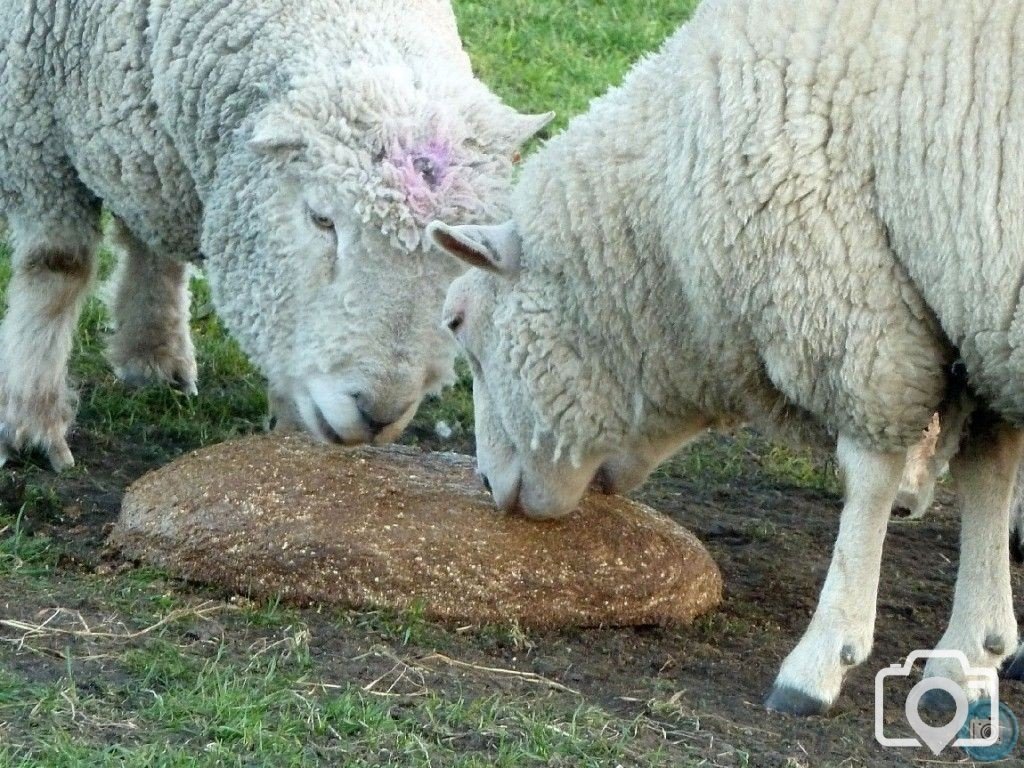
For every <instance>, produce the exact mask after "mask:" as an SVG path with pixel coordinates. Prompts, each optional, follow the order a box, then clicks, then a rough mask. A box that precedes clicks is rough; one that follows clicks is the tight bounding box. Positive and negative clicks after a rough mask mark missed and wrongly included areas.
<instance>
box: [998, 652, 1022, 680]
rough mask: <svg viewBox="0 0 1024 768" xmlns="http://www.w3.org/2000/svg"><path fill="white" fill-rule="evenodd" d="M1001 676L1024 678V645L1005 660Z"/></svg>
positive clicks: (1004, 678) (1005, 677) (1016, 678)
mask: <svg viewBox="0 0 1024 768" xmlns="http://www.w3.org/2000/svg"><path fill="white" fill-rule="evenodd" d="M999 676H1000V677H1001V678H1003V680H1024V647H1022V648H1021V649H1020V650H1018V651H1017V652H1016V653H1015V654H1013V656H1010V657H1009V658H1007V659H1006V661H1004V662H1003V665H1002V666H1001V667H1000V668H999Z"/></svg>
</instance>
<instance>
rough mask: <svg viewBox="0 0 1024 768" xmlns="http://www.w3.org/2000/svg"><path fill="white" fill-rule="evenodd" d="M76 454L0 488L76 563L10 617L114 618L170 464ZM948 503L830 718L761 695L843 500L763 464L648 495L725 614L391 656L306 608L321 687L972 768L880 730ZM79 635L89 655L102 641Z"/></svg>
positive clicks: (354, 629)
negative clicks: (53, 470)
mask: <svg viewBox="0 0 1024 768" xmlns="http://www.w3.org/2000/svg"><path fill="white" fill-rule="evenodd" d="M730 445H731V444H730V443H729V442H728V441H725V440H720V441H719V444H718V446H717V447H716V450H721V451H723V452H725V454H727V453H728V452H729V451H730V450H731V448H730ZM446 447H447V446H446ZM72 449H73V450H74V451H75V454H76V456H77V457H78V459H79V462H80V465H84V466H87V467H89V471H88V473H87V474H79V475H74V476H69V477H67V478H65V477H54V476H51V475H42V474H40V473H37V472H34V471H33V472H32V474H31V478H32V482H31V483H30V484H28V485H27V486H26V485H25V484H24V483H23V484H21V485H20V486H19V481H18V480H17V477H18V476H17V475H10V474H8V475H7V476H6V478H5V479H4V481H3V483H4V484H3V487H2V488H0V501H2V502H3V503H4V504H5V505H14V506H20V504H21V503H23V502H24V501H26V498H25V495H26V493H29V491H31V493H34V494H36V495H38V493H39V491H38V488H39V487H44V488H46V489H49V491H51V492H52V498H51V499H49V500H48V501H47V500H45V499H44V500H43V501H42V502H40V501H39V500H38V499H37V500H36V501H35V502H34V503H30V504H28V506H27V507H26V514H27V518H26V521H25V522H26V524H27V528H28V530H29V531H32V532H34V533H36V534H44V533H45V534H48V535H50V536H53V537H55V538H56V539H57V540H58V541H60V542H61V543H63V544H64V545H66V547H67V550H68V552H69V553H70V554H69V556H67V557H66V558H65V559H64V560H63V561H62V563H61V564H60V566H59V568H58V574H57V577H56V578H55V579H54V580H53V583H52V585H51V588H49V589H48V591H47V594H17V595H15V594H11V593H10V592H8V593H7V594H4V592H6V590H5V589H4V588H3V587H2V586H0V611H2V612H3V613H4V614H5V615H7V616H11V615H20V616H23V617H33V616H37V615H38V614H39V612H40V611H45V610H46V609H47V608H48V607H51V606H54V605H62V606H64V607H67V608H72V609H76V610H79V611H82V612H83V613H84V614H85V615H87V616H88V615H96V616H99V615H102V613H103V611H104V610H105V608H104V599H103V596H101V595H82V594H80V592H79V591H78V590H77V589H76V586H75V576H76V574H78V573H83V572H95V571H96V570H99V571H100V572H109V571H110V570H111V569H118V568H123V567H125V566H124V564H122V563H118V562H111V561H109V560H106V559H104V549H103V541H104V538H105V534H106V532H107V530H108V526H109V524H110V523H111V522H112V521H113V520H114V518H115V517H116V514H117V510H118V506H119V502H120V493H121V491H122V490H123V488H124V487H125V486H126V485H127V484H128V483H129V482H130V481H131V480H133V479H134V477H136V476H138V475H141V474H142V473H143V472H144V471H146V470H147V469H150V468H152V467H154V466H157V465H159V464H160V463H161V462H160V460H159V458H158V457H157V456H155V455H154V456H151V457H149V458H148V459H147V458H143V459H140V458H138V457H139V451H138V450H135V449H133V447H132V446H109V445H108V446H104V450H103V451H97V450H95V447H94V446H93V447H91V446H90V443H89V441H88V439H85V438H84V437H80V438H79V440H78V441H77V444H73V445H72ZM745 450H746V449H745ZM757 450H758V448H757V447H756V446H755V449H754V453H755V454H756V453H757ZM725 454H723V455H725ZM752 455H753V454H752ZM754 458H755V459H756V456H754ZM12 477H13V478H14V479H13V480H12V479H11V478H12ZM26 489H28V490H26ZM32 489H35V490H32ZM939 496H940V501H939V504H938V506H937V507H936V509H935V510H933V512H932V513H931V514H930V515H929V516H928V517H926V518H925V519H924V520H923V521H921V522H919V523H894V524H893V525H891V527H890V532H889V536H888V539H887V543H886V554H885V560H884V567H883V573H882V586H881V593H880V598H879V611H878V623H877V633H876V644H875V650H874V653H873V655H872V657H871V659H870V660H869V661H868V662H867V663H866V664H864V665H863V666H861V667H860V668H858V669H855V670H854V671H853V672H852V674H851V675H850V677H849V679H848V681H847V683H846V685H845V688H844V692H843V695H842V697H841V698H840V700H839V702H838V705H837V706H836V708H835V711H834V713H833V714H832V715H831V716H830V717H828V718H811V719H806V720H802V719H795V718H791V717H787V716H783V715H778V714H774V713H767V712H766V711H765V710H764V709H763V706H762V703H761V702H762V699H763V697H764V695H765V693H766V692H767V691H768V689H769V687H770V685H771V683H772V680H773V678H774V675H775V672H776V671H777V669H778V666H779V664H780V663H781V661H782V659H783V657H784V656H785V654H786V653H787V652H788V651H789V650H790V649H791V648H792V647H793V645H794V644H795V643H796V641H797V639H798V638H799V637H800V634H801V633H802V631H803V629H804V628H805V626H806V624H807V621H808V620H809V617H810V615H811V612H812V611H813V608H814V605H815V602H816V598H817V593H818V590H819V588H820V585H821V583H822V581H823V579H824V574H825V570H826V568H827V565H828V560H829V555H830V552H831V547H832V542H833V537H834V535H835V532H836V530H837V528H838V512H839V508H840V499H839V498H838V497H837V496H836V495H835V494H833V493H826V492H821V491H816V490H809V489H807V488H800V487H794V486H791V485H786V484H783V483H780V482H778V481H777V480H775V479H773V477H772V476H771V475H769V474H767V473H764V472H761V471H760V470H759V469H758V464H757V461H756V460H751V461H749V462H747V465H745V466H743V467H742V468H741V470H740V471H739V472H738V474H737V476H736V477H734V478H733V479H731V480H728V481H722V482H717V481H716V482H714V483H712V482H709V481H701V480H696V481H695V480H692V479H681V478H680V477H674V476H673V475H672V473H671V472H669V473H663V474H662V476H660V477H658V478H657V479H655V480H654V481H653V482H652V483H651V484H650V485H649V486H647V487H646V488H645V489H644V492H643V493H641V494H639V498H640V499H641V500H643V501H646V502H647V503H649V504H651V505H652V506H654V507H655V508H657V509H660V510H661V511H663V512H664V513H666V514H668V515H670V516H672V517H673V518H674V519H676V520H677V521H678V522H680V523H681V524H682V525H684V526H686V527H687V528H689V529H690V530H692V531H693V532H694V533H696V534H697V536H698V537H699V538H701V539H702V540H703V541H704V543H705V544H706V545H707V547H708V549H709V550H710V551H711V553H712V555H713V556H714V558H715V560H716V561H717V562H718V564H719V566H720V568H721V570H722V574H723V577H724V581H725V601H724V603H723V605H722V606H721V608H720V609H719V610H718V611H717V612H716V613H714V614H712V615H710V616H708V617H705V618H703V619H701V620H699V621H698V622H697V624H695V625H694V626H693V627H690V628H686V629H681V630H664V629H654V628H634V629H591V630H575V631H558V632H529V633H523V632H517V631H514V630H513V631H509V630H507V629H495V628H490V627H444V626H440V625H432V624H431V625H426V626H424V627H423V628H422V631H418V632H415V633H412V635H411V636H410V637H408V638H407V642H406V644H405V645H403V646H401V648H399V649H397V650H396V648H395V646H394V644H393V643H391V644H389V643H388V642H383V641H382V640H383V639H382V636H381V634H380V632H379V627H378V626H377V625H375V624H373V622H363V621H361V620H360V619H359V617H358V615H356V616H355V618H353V616H352V615H347V616H345V617H344V619H343V618H342V617H341V616H340V615H339V614H337V613H332V612H330V611H320V610H317V609H316V608H315V607H314V608H309V609H306V610H303V611H302V618H303V620H304V621H305V623H306V626H307V627H308V631H309V643H308V647H309V654H310V659H311V661H312V663H313V665H314V667H315V669H316V672H317V676H318V677H319V678H320V679H330V680H337V681H343V682H345V683H354V684H358V685H360V686H363V687H364V688H366V690H368V691H380V692H386V693H388V694H389V695H393V696H396V697H397V698H396V706H399V707H402V706H405V704H402V702H403V701H405V702H408V706H413V705H414V702H415V697H416V695H417V693H418V692H419V691H422V690H424V689H429V690H432V691H434V692H440V693H441V694H442V695H451V696H453V697H466V698H469V699H473V698H484V697H488V696H493V695H495V694H500V695H504V694H505V693H511V692H516V693H517V695H521V694H523V693H524V692H529V693H530V695H532V696H541V697H543V698H544V700H545V701H548V702H549V703H551V705H552V706H556V707H562V708H564V709H565V710H566V711H572V710H573V708H575V707H577V706H578V705H579V704H580V703H581V702H589V703H593V704H597V705H599V706H601V707H603V708H605V709H606V710H609V711H612V712H614V713H616V714H618V715H619V716H621V717H623V718H627V719H632V718H639V719H638V720H637V722H638V723H639V725H638V727H637V731H636V734H635V736H633V738H635V739H636V746H637V748H639V749H642V750H645V749H652V750H653V749H656V748H659V747H660V748H664V747H665V745H666V744H675V745H683V746H685V747H686V754H694V753H696V754H699V755H700V756H702V757H703V758H704V759H706V760H707V761H708V764H710V765H751V766H759V767H760V766H776V765H778V766H787V765H789V766H797V765H806V766H826V765H834V766H839V765H853V766H859V765H870V766H901V765H926V764H927V765H942V764H950V765H953V764H960V765H962V764H968V763H969V761H967V759H966V757H965V756H964V755H963V753H961V752H958V751H956V750H949V751H947V752H945V753H943V755H941V756H940V757H939V758H934V757H933V756H932V755H931V754H930V753H929V752H927V751H925V750H906V751H899V750H885V749H882V748H880V747H879V746H878V745H877V744H876V743H875V741H874V737H873V706H874V690H873V687H874V676H875V673H876V672H877V671H878V670H879V669H881V668H882V667H883V666H887V665H888V664H890V663H892V662H897V661H902V659H903V658H904V657H905V656H906V655H907V654H908V653H909V652H910V651H911V650H913V649H917V648H929V647H931V646H932V645H933V644H934V643H935V642H936V641H937V640H938V638H939V637H940V636H941V634H942V632H943V630H944V628H945V623H946V621H947V618H948V614H949V609H950V606H951V601H952V590H953V583H954V579H955V574H956V564H957V542H958V528H959V525H958V516H957V515H956V514H955V512H954V511H953V509H952V508H951V506H950V501H951V500H950V498H949V495H948V494H947V493H944V492H941V491H940V494H939ZM29 501H31V499H30V500H29ZM1014 586H1015V589H1016V590H1017V593H1018V594H1020V591H1021V589H1024V578H1022V573H1021V571H1020V570H1019V569H1017V570H1015V573H1014ZM167 590H168V593H169V594H171V595H172V596H173V598H174V600H176V601H178V602H180V603H189V604H198V605H203V604H204V603H205V601H207V600H215V601H217V600H223V599H225V598H227V597H229V596H228V595H225V594H218V593H217V592H216V591H215V590H210V589H204V588H199V587H195V586H191V585H188V584H185V583H181V582H174V581H168V584H167ZM210 622H215V625H211V624H210ZM195 623H196V628H194V629H192V630H189V631H194V633H195V634H194V638H192V639H190V638H183V642H192V643H197V644H200V645H202V644H203V643H205V642H208V641H209V638H210V637H214V638H216V637H218V636H222V635H224V634H227V635H231V634H232V633H236V635H241V637H238V636H236V637H235V638H234V639H235V640H238V641H239V642H241V643H242V645H243V646H246V644H248V646H246V647H249V646H251V645H252V644H253V643H257V644H258V643H259V642H264V643H268V642H277V640H276V639H275V638H276V634H275V632H276V630H269V629H268V630H266V631H265V632H261V630H260V629H259V628H258V627H256V628H254V627H252V626H245V627H238V626H235V625H234V623H233V619H232V613H231V611H230V610H226V611H224V613H223V615H217V616H211V617H205V616H202V615H200V616H199V617H198V618H197V619H196V622H195ZM211 626H213V627H214V628H213V629H211V628H210V627H211ZM211 633H212V634H211ZM218 633H219V634H218ZM204 638H206V639H204ZM68 642H72V643H75V644H78V645H77V646H76V647H79V646H80V647H87V646H88V642H89V640H88V638H85V637H81V638H77V639H76V638H74V637H72V638H71V640H69V641H68ZM211 647H212V643H211ZM211 652H212V651H211ZM100 655H101V656H102V654H100ZM0 658H2V659H3V663H4V664H5V665H9V667H8V668H10V669H15V670H16V671H17V673H18V674H21V675H23V676H26V677H28V678H31V679H39V680H50V679H54V678H55V677H57V676H59V675H60V674H62V670H63V668H64V665H65V663H66V662H65V660H64V659H63V658H61V653H59V652H58V651H57V650H56V649H55V652H54V654H53V655H48V654H45V653H19V652H17V650H16V649H12V647H11V646H9V645H8V646H5V647H4V648H0ZM84 664H85V666H84V667H83V669H84V670H85V671H87V672H90V673H91V674H92V675H93V676H94V679H95V680H96V681H97V683H96V684H98V685H102V684H104V682H103V681H104V680H105V679H106V678H104V675H105V674H106V673H105V672H104V670H105V669H107V668H108V667H107V666H106V662H105V661H104V659H103V658H97V659H94V660H91V661H86V662H84ZM107 682H108V683H109V680H108V681H107ZM1002 695H1003V699H1004V700H1005V701H1006V703H1007V704H1008V705H1009V706H1010V707H1011V709H1013V710H1014V711H1015V712H1017V713H1020V714H1021V715H1024V690H1022V687H1021V684H1020V683H1016V682H1009V681H1004V682H1003V686H1002ZM402 697H409V698H407V699H403V698H402ZM888 704H889V706H888V708H887V719H890V720H893V721H896V720H897V719H898V715H899V713H900V712H901V710H902V703H901V702H899V701H890V702H888ZM97 727H98V726H97ZM893 727H895V728H898V727H899V726H898V725H894V726H893ZM466 738H469V737H468V736H467V737H466ZM469 746H472V747H473V748H483V749H486V748H487V747H486V745H468V746H467V748H469ZM1021 749H1022V748H1021V747H1018V754H1024V752H1021ZM1015 764H1020V763H1019V762H1018V763H1015Z"/></svg>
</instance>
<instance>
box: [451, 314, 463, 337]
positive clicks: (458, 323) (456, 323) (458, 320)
mask: <svg viewBox="0 0 1024 768" xmlns="http://www.w3.org/2000/svg"><path fill="white" fill-rule="evenodd" d="M461 327H462V315H456V316H455V317H453V318H452V319H451V320H449V321H448V330H449V331H451V332H452V333H455V332H456V331H458V330H459V328H461Z"/></svg>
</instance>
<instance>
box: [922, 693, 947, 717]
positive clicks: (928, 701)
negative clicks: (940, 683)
mask: <svg viewBox="0 0 1024 768" xmlns="http://www.w3.org/2000/svg"><path fill="white" fill-rule="evenodd" d="M918 710H923V711H925V712H927V713H928V714H930V715H935V716H940V715H941V716H945V715H952V714H953V713H954V712H956V701H955V700H954V699H953V697H952V696H950V695H949V692H948V691H944V690H942V689H941V688H932V689H931V690H930V691H925V692H924V695H923V696H921V702H920V704H918Z"/></svg>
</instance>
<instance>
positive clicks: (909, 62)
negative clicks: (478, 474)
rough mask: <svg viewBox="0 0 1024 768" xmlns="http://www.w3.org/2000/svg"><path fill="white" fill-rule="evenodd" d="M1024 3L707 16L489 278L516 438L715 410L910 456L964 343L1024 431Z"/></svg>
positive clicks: (857, 4) (828, 5)
mask: <svg viewBox="0 0 1024 768" xmlns="http://www.w3.org/2000/svg"><path fill="white" fill-rule="evenodd" d="M1021 10H1024V4H1022V3H1019V2H1002V3H982V2H959V3H948V2H944V1H943V0H924V1H923V2H918V3H916V4H913V5H907V4H903V3H884V2H883V3H864V2H861V1H860V0H834V1H833V2H817V1H814V2H812V1H810V0H785V1H784V2H779V1H778V0H706V2H704V3H703V4H702V5H701V7H700V9H699V10H698V12H697V13H696V15H695V17H694V18H693V19H692V21H691V22H690V23H688V24H687V25H685V26H684V27H683V28H682V29H681V30H680V31H679V32H678V33H677V34H676V35H675V36H674V37H672V38H671V39H670V40H669V41H668V42H667V43H666V44H665V46H664V48H663V49H662V50H661V51H660V52H659V53H657V54H655V55H653V56H651V57H649V58H647V59H645V60H644V61H642V62H641V63H639V64H638V65H637V66H636V67H635V68H634V70H633V71H632V72H631V74H630V75H629V76H628V77H627V79H626V80H625V82H624V84H623V85H622V86H621V87H620V88H616V89H613V90H612V91H611V92H610V93H608V94H607V95H606V96H604V97H603V98H601V99H599V100H597V101H596V102H595V103H594V104H593V105H592V108H591V109H590V111H589V112H588V113H587V114H586V115H584V116H581V117H580V118H578V119H576V120H575V121H574V122H573V123H572V124H571V125H570V127H569V129H568V130H567V131H566V132H565V133H564V134H563V135H561V136H559V137H557V138H556V139H554V140H552V141H551V142H549V143H548V144H547V146H546V147H545V148H544V150H543V151H541V152H540V153H538V154H536V155H534V156H533V157H532V158H531V159H530V160H529V161H528V162H527V164H526V166H525V168H524V173H523V177H522V179H521V182H520V183H519V185H518V186H517V189H516V191H515V193H514V196H513V208H514V219H515V222H516V224H517V226H518V229H519V231H520V234H521V236H522V240H523V253H524V257H523V271H522V273H521V274H520V275H519V276H518V277H517V278H516V280H515V282H514V283H513V284H511V286H510V285H509V284H508V283H506V282H505V281H504V280H503V279H501V278H498V277H494V276H490V275H483V274H480V275H476V276H474V277H473V278H472V280H474V281H477V280H479V281H485V282H486V283H488V285H487V286H485V287H484V288H483V289H482V290H483V293H485V294H487V293H489V294H490V297H491V298H490V299H489V301H490V300H493V299H495V298H496V300H497V301H498V304H497V305H495V306H494V307H493V310H492V311H493V312H494V317H495V321H494V322H495V325H496V327H497V328H498V329H499V331H498V336H497V338H494V337H492V342H493V345H494V348H496V349H497V350H498V358H497V359H498V360H499V361H500V362H499V367H500V369H501V370H500V371H499V370H496V371H485V374H486V380H487V387H488V388H489V389H490V390H491V393H490V394H491V397H492V399H493V400H494V401H496V402H497V403H502V404H503V406H502V410H503V413H504V414H505V417H504V429H505V430H506V431H507V432H509V434H510V435H512V434H515V435H518V438H517V440H518V442H519V444H520V445H524V444H525V445H529V444H530V443H531V440H532V443H533V446H534V447H535V448H537V447H539V446H540V444H541V443H542V442H543V441H540V440H538V439H537V437H536V435H537V433H538V432H539V433H542V434H548V435H549V436H550V440H549V441H550V445H549V446H547V448H552V447H553V446H555V445H559V446H563V447H564V446H572V449H571V453H572V454H573V455H574V458H575V459H576V461H577V462H578V461H579V458H580V456H581V455H584V454H586V455H594V454H598V453H600V452H602V451H614V450H618V449H621V448H622V446H624V445H625V446H628V445H630V444H632V443H633V442H635V440H636V438H637V436H644V437H650V436H652V435H654V436H657V435H660V434H665V433H666V432H670V431H671V428H672V427H671V425H672V424H673V423H678V422H679V421H680V420H681V419H683V417H684V416H686V415H687V414H690V413H692V412H693V411H694V410H696V411H699V412H701V413H704V414H706V415H708V416H709V417H718V416H722V415H725V416H729V417H739V418H741V419H748V420H749V419H752V420H755V421H760V422H762V423H763V422H766V421H769V422H776V423H780V424H783V425H786V426H790V427H792V426H794V425H795V426H797V427H800V428H803V427H806V426H808V425H818V426H822V427H824V428H825V429H826V430H827V431H828V432H830V433H832V434H847V435H849V436H850V437H852V438H854V439H855V440H857V441H859V442H860V443H861V444H863V445H865V446H867V447H871V448H873V449H878V450H897V449H903V448H906V447H907V446H910V445H912V444H913V443H915V442H916V441H917V440H919V438H920V434H921V431H922V429H923V428H924V427H925V426H926V425H927V424H928V423H929V420H930V418H931V415H932V414H933V413H934V411H935V410H936V407H937V406H938V405H939V403H940V402H941V401H942V399H943V397H944V393H945V387H946V371H947V369H948V365H949V364H950V362H951V361H952V359H954V357H955V355H956V354H957V351H958V352H959V354H960V355H962V357H963V359H964V361H965V362H966V365H967V369H968V372H969V379H970V384H971V386H972V388H974V389H975V391H976V392H977V393H978V395H979V396H980V397H981V398H982V399H983V400H984V401H986V402H987V403H988V404H989V405H991V406H992V407H993V408H995V409H997V410H998V411H999V412H1000V413H1002V414H1003V415H1005V416H1006V417H1008V418H1011V419H1013V420H1016V421H1018V422H1019V421H1020V420H1021V419H1022V418H1024V389H1022V388H1021V386H1020V381H1021V375H1022V373H1024V357H1022V355H1024V327H1022V324H1024V310H1022V305H1021V295H1020V292H1021V280H1022V275H1024V219H1022V218H1021V216H1020V211H1021V210H1022V209H1024V165H1022V164H1021V163H1020V162H1019V159H1020V158H1021V157H1024V87H1022V86H1021V83H1024V72H1021V71H1020V68H1021V66H1022V65H1021V62H1020V60H1019V59H1020V57H1019V56H1016V55H1014V52H1015V51H1016V50H1020V48H1019V46H1020V45H1021V43H1022V40H1021V38H1022V37H1024V18H1022V17H1021V14H1020V11H1021ZM1015 46H1017V47H1015ZM489 311H490V310H489ZM512 372H521V375H520V376H516V375H514V374H513V373H512ZM504 374H509V375H508V376H506V375H504ZM552 450H554V449H553V448H552Z"/></svg>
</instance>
